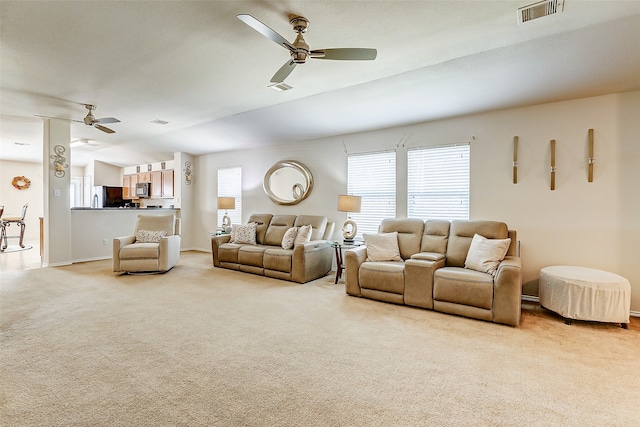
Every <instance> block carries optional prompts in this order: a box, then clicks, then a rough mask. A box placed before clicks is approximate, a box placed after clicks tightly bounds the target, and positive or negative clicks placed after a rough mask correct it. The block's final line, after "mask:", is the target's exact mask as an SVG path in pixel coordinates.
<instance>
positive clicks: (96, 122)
mask: <svg viewBox="0 0 640 427" xmlns="http://www.w3.org/2000/svg"><path fill="white" fill-rule="evenodd" d="M84 107H85V108H86V109H87V110H89V112H88V113H87V115H86V116H85V117H84V119H82V120H73V119H63V118H60V117H49V116H39V115H37V114H36V117H44V118H47V119H58V120H68V121H70V122H77V123H84V124H85V125H87V126H93V127H94V128H96V129H99V130H101V131H102V132H106V133H115V130H113V129H110V128H108V127H106V126H102V124H103V123H120V120H118V119H116V118H115V117H103V118H101V119H96V118H95V117H94V115H93V110H95V109H96V108H98V107H97V106H96V105H92V104H84Z"/></svg>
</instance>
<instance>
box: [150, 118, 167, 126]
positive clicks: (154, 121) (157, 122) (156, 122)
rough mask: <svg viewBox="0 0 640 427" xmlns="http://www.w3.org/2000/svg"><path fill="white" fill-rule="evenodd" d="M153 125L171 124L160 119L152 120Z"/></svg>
mask: <svg viewBox="0 0 640 427" xmlns="http://www.w3.org/2000/svg"><path fill="white" fill-rule="evenodd" d="M151 123H155V124H156V125H166V124H168V123H169V122H167V121H164V120H160V119H155V120H151Z"/></svg>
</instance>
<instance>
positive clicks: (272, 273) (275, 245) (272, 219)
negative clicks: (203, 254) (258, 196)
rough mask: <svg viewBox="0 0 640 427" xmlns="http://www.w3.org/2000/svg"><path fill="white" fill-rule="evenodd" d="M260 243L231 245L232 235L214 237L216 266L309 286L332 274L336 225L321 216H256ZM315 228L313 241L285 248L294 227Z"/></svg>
mask: <svg viewBox="0 0 640 427" xmlns="http://www.w3.org/2000/svg"><path fill="white" fill-rule="evenodd" d="M248 222H255V223H256V224H257V226H256V244H255V245H251V244H244V243H230V240H231V236H230V235H229V234H225V235H221V236H214V237H212V238H211V252H212V256H213V265H214V267H223V268H229V269H232V270H240V271H244V272H247V273H253V274H259V275H262V276H267V277H273V278H276V279H282V280H290V281H293V282H298V283H306V282H308V281H310V280H315V279H318V278H320V277H323V276H326V275H327V273H329V271H331V264H332V261H333V250H332V248H331V246H330V245H329V244H328V243H327V240H330V239H331V238H332V236H333V230H334V224H333V222H327V217H325V216H318V215H297V216H296V215H272V214H253V215H251V216H250V217H249V221H248ZM303 225H311V240H310V241H309V242H306V243H304V244H301V245H297V246H295V247H294V248H293V249H283V248H282V239H283V237H284V234H285V233H286V231H287V230H288V229H289V228H291V227H301V226H303Z"/></svg>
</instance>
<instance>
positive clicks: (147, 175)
mask: <svg viewBox="0 0 640 427" xmlns="http://www.w3.org/2000/svg"><path fill="white" fill-rule="evenodd" d="M151 173H152V172H140V173H139V174H138V182H151Z"/></svg>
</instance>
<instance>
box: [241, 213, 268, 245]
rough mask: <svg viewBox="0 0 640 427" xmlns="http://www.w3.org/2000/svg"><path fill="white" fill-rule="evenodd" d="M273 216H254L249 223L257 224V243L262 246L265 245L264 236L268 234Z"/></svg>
mask: <svg viewBox="0 0 640 427" xmlns="http://www.w3.org/2000/svg"><path fill="white" fill-rule="evenodd" d="M271 218H273V215H271V214H252V215H251V216H250V217H249V221H247V222H255V223H256V243H257V244H258V245H262V244H263V243H264V235H265V234H266V232H267V228H268V227H269V223H270V222H271Z"/></svg>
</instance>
